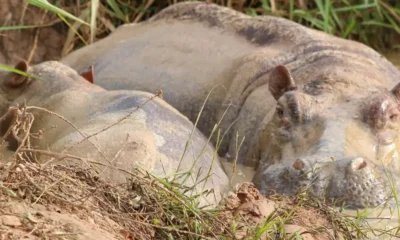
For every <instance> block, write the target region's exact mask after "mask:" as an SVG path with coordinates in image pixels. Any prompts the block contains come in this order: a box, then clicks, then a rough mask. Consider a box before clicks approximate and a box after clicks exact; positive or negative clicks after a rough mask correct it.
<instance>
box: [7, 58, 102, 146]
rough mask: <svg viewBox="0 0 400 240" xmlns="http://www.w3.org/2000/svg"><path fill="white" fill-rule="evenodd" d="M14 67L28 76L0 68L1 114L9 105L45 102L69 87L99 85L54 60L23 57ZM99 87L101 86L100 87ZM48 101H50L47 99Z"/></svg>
mask: <svg viewBox="0 0 400 240" xmlns="http://www.w3.org/2000/svg"><path fill="white" fill-rule="evenodd" d="M14 68H15V69H16V70H18V71H20V72H23V73H26V74H27V76H25V75H21V74H18V73H15V72H6V71H0V115H1V116H3V115H4V114H5V113H6V112H7V111H8V109H9V107H11V106H16V105H17V104H18V105H19V106H22V105H23V104H24V103H26V104H27V105H34V106H40V107H46V106H43V104H44V102H46V101H47V102H49V101H48V100H49V99H50V98H51V97H53V96H55V95H56V94H57V93H60V92H63V91H65V90H68V89H84V88H87V89H89V88H90V89H91V91H96V90H97V89H100V87H97V86H95V85H93V84H91V83H90V82H89V81H86V80H85V79H84V78H82V77H81V76H80V75H79V74H77V73H76V71H75V70H73V69H71V68H70V67H67V66H66V65H64V64H61V63H59V62H57V61H48V62H44V63H41V64H38V65H35V66H32V67H30V66H29V65H28V64H27V63H26V62H25V61H21V62H19V63H18V64H17V65H16V66H15V67H14ZM101 91H102V90H101ZM50 102H51V101H50ZM12 119H13V116H11V115H7V118H5V119H4V120H3V121H2V122H1V125H0V134H1V136H3V135H4V134H5V132H6V131H7V130H8V128H9V126H10V121H12ZM7 141H8V142H9V143H10V145H13V146H14V147H10V148H11V149H13V148H15V145H16V143H15V141H14V140H13V139H7Z"/></svg>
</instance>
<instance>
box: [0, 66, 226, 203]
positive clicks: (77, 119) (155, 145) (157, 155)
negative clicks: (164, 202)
mask: <svg viewBox="0 0 400 240" xmlns="http://www.w3.org/2000/svg"><path fill="white" fill-rule="evenodd" d="M16 68H17V69H19V70H21V71H26V72H28V73H29V74H30V75H33V76H36V77H38V78H37V79H36V78H28V77H24V76H22V75H18V74H15V73H5V72H0V74H1V75H0V106H1V107H0V114H1V115H4V113H6V111H7V110H8V108H9V107H10V106H15V105H16V104H19V106H22V105H23V103H24V101H26V104H27V106H35V107H41V108H45V109H47V110H49V111H52V112H55V113H57V114H59V115H61V116H63V117H65V118H66V119H68V120H69V121H71V122H72V123H73V124H74V125H75V127H77V129H79V130H80V131H81V132H83V133H84V134H85V136H89V135H91V134H94V133H97V132H100V133H99V134H97V135H95V136H94V137H92V138H90V140H91V142H92V143H93V144H94V145H96V147H97V148H98V149H100V150H101V152H102V153H103V154H104V156H103V155H101V154H100V153H99V151H98V150H97V149H96V148H95V147H94V146H93V145H92V144H91V143H90V142H89V141H87V140H84V138H83V136H82V135H81V134H80V133H79V132H78V131H77V130H76V128H74V127H73V126H71V125H70V124H69V123H67V122H65V121H64V120H62V119H60V118H58V117H57V116H55V115H54V114H48V113H46V112H44V111H40V110H34V111H33V113H34V116H35V121H34V123H33V126H32V132H34V133H36V132H38V131H39V130H43V129H44V130H45V131H44V134H43V136H42V137H41V139H36V138H33V139H32V140H31V145H32V146H37V147H39V149H45V150H46V149H49V150H50V151H54V152H57V153H58V152H61V151H62V150H64V149H66V148H67V149H68V151H67V153H69V154H72V155H75V156H78V157H83V158H87V159H90V160H92V161H97V162H100V163H102V164H104V165H100V166H107V164H112V166H113V167H118V168H121V169H124V170H127V171H133V170H134V168H136V167H141V168H142V169H145V170H147V171H149V172H151V173H153V174H156V175H157V176H165V175H168V176H171V174H173V173H175V172H187V171H189V170H192V173H193V175H192V176H190V177H188V178H187V179H186V182H185V184H187V185H188V186H192V185H193V184H194V180H195V179H196V177H198V181H200V180H204V181H202V182H201V183H200V184H197V185H196V187H195V188H194V189H193V192H191V191H188V192H187V194H193V193H198V191H201V190H212V191H213V192H212V193H210V194H208V195H207V196H206V195H203V198H202V199H201V205H203V206H204V205H216V204H218V202H219V201H220V199H221V197H222V194H225V193H226V191H227V190H228V189H227V188H228V184H229V182H228V178H227V176H226V175H225V173H224V171H223V170H222V168H221V165H220V162H219V158H218V156H216V154H214V152H215V150H214V148H213V147H212V146H211V145H210V144H209V143H208V142H207V139H206V138H205V137H204V136H203V134H201V133H200V132H199V131H198V130H195V131H194V134H193V137H192V139H191V141H190V145H189V147H188V150H187V153H186V154H185V156H184V157H183V158H182V162H180V160H181V157H182V154H183V150H184V148H185V145H186V141H188V140H189V133H190V132H191V131H192V129H193V124H192V123H191V122H190V121H189V120H188V119H187V118H186V117H184V116H183V115H181V114H180V113H179V112H178V111H176V110H175V109H174V108H172V107H171V106H170V105H168V104H167V103H166V102H165V101H163V100H162V99H160V98H154V99H153V100H151V101H150V102H148V103H147V104H146V105H144V106H143V107H141V108H139V109H137V110H135V109H136V107H137V106H138V105H139V104H143V103H144V102H145V101H147V100H148V99H150V98H151V97H152V96H154V95H153V94H150V93H146V92H141V91H106V90H104V89H103V88H101V87H99V86H96V85H93V84H91V83H89V82H87V81H86V80H85V79H83V78H82V77H81V76H79V75H78V74H77V73H76V71H74V70H73V69H71V68H69V67H67V66H65V65H63V64H61V63H59V62H55V61H49V62H44V63H41V64H39V65H35V66H32V67H29V66H28V65H27V64H26V63H25V62H20V63H19V64H18V65H17V66H16ZM131 112H134V113H133V114H132V115H130V116H129V117H128V118H126V119H125V120H123V121H121V122H119V123H118V124H116V125H115V126H113V127H111V128H109V129H107V130H106V131H102V129H105V128H107V127H109V126H110V125H112V124H114V123H116V122H118V121H119V120H120V119H121V118H123V117H125V116H127V115H128V114H130V113H131ZM11 123H12V121H9V122H3V123H2V124H3V125H2V126H1V127H2V130H3V134H4V130H6V129H8V127H9V125H8V126H7V124H11ZM50 126H56V128H51V129H49V128H50ZM83 140H84V141H83ZM81 141H82V142H81ZM78 143H79V144H78ZM72 146H74V147H72ZM117 153H118V154H117ZM116 156H117V157H116ZM40 160H42V161H46V158H45V156H42V157H41V158H40ZM111 160H113V161H112V162H111ZM68 163H74V164H82V163H81V162H79V161H76V162H74V161H73V160H68ZM113 167H99V165H93V169H97V170H98V172H97V173H99V172H102V174H100V177H102V178H104V179H106V180H111V181H112V182H114V183H121V182H125V181H126V178H127V177H129V176H128V175H125V174H123V173H121V172H120V171H118V170H116V169H115V168H113ZM178 167H179V169H178ZM103 170H104V171H103ZM198 174H199V176H197V175H198ZM208 174H210V176H209V177H208V178H206V177H207V176H208ZM177 181H178V182H182V181H183V178H178V179H177Z"/></svg>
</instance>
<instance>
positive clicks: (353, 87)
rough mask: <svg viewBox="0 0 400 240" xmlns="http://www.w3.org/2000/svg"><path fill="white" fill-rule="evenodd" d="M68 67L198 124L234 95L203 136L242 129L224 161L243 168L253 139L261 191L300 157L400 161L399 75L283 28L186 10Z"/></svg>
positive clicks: (356, 47) (377, 58)
mask: <svg viewBox="0 0 400 240" xmlns="http://www.w3.org/2000/svg"><path fill="white" fill-rule="evenodd" d="M62 61H63V62H64V63H66V64H68V65H70V66H72V67H73V68H74V69H77V70H78V71H84V70H86V69H87V68H88V66H90V65H93V66H94V69H95V83H97V84H98V85H100V86H102V87H104V88H106V89H138V90H145V91H149V92H155V91H157V90H159V89H162V90H163V92H164V95H165V100H166V101H167V102H168V103H170V104H171V105H172V106H174V107H175V108H177V109H178V111H180V112H182V113H183V114H184V115H186V116H188V118H189V119H190V120H191V121H195V120H196V116H197V113H198V112H199V110H200V108H201V105H202V103H203V101H204V100H205V98H206V96H207V94H208V93H209V91H210V90H211V89H212V88H213V87H214V86H219V85H223V88H222V87H217V88H216V89H214V92H213V93H212V94H211V95H210V98H209V100H208V103H207V105H206V107H205V109H204V112H203V115H202V117H201V119H200V122H199V125H198V128H199V129H200V130H201V131H202V132H203V133H204V134H206V135H207V134H209V133H210V131H211V129H212V128H213V126H214V124H215V123H216V122H217V120H219V119H220V117H221V116H225V117H224V119H223V121H222V123H221V128H222V130H225V129H228V127H229V126H230V125H231V124H232V123H234V125H233V126H232V127H231V128H230V129H231V131H229V132H228V134H227V135H226V136H225V140H226V141H225V142H224V143H223V144H222V146H221V149H220V154H226V156H227V157H228V158H229V159H232V158H234V156H236V149H237V144H238V143H240V140H241V138H239V139H237V138H236V133H237V132H238V133H239V135H240V137H242V136H245V140H244V142H243V145H242V147H241V149H240V152H239V154H238V162H239V163H243V164H245V165H248V166H255V167H257V172H256V175H255V177H254V180H253V181H254V182H255V183H256V184H257V185H258V186H259V187H261V184H260V182H261V181H263V179H268V176H266V175H265V171H264V170H265V169H268V167H271V166H273V165H274V164H281V163H285V164H286V163H287V164H289V165H290V164H293V163H294V162H295V161H296V160H298V159H300V160H301V161H305V162H310V161H311V162H312V161H314V160H315V159H319V160H320V161H323V159H330V158H334V159H335V160H336V161H340V160H343V159H358V158H362V159H363V160H365V161H368V162H372V163H374V164H377V165H382V166H389V165H393V166H397V165H398V164H399V163H400V162H399V161H400V159H399V152H398V151H399V148H398V146H399V138H398V135H399V127H400V110H399V104H398V103H399V96H400V94H399V92H400V87H399V86H397V85H396V84H397V83H398V82H399V80H400V72H399V70H397V69H396V68H395V67H394V66H393V65H392V64H391V63H390V62H389V61H387V60H386V59H385V58H384V57H382V56H381V55H380V54H378V53H377V52H375V51H374V50H373V49H371V48H369V47H367V46H365V45H363V44H360V43H357V42H354V41H348V40H343V39H340V38H337V37H333V36H331V35H328V34H325V33H322V32H319V31H315V30H312V29H308V28H306V27H303V26H301V25H299V24H296V23H293V22H291V21H288V20H285V19H282V18H277V17H271V16H260V17H249V16H246V15H244V14H241V13H238V12H235V11H233V10H230V9H228V8H224V7H219V6H217V5H214V4H205V3H199V2H186V3H179V4H176V5H173V6H171V7H168V8H166V9H165V10H163V11H161V12H160V13H159V14H157V15H156V16H154V17H153V18H152V19H150V20H149V21H146V22H144V23H140V24H133V25H125V26H122V27H120V28H119V29H118V30H117V31H115V32H114V33H113V34H111V35H110V36H109V37H107V38H105V39H103V40H101V41H98V42H96V43H94V44H93V45H90V46H88V47H85V48H82V49H80V50H78V51H76V52H74V53H72V54H70V55H69V56H67V57H66V58H65V59H63V60H62ZM228 105H231V107H230V108H229V110H228V111H227V112H226V114H225V110H226V108H227V106H228ZM222 133H223V132H222ZM275 167H276V168H279V165H277V166H275ZM395 169H398V168H395ZM396 171H397V170H396ZM291 174H292V173H291V172H289V173H288V176H289V177H291ZM373 174H374V173H371V177H375V176H373ZM376 178H377V179H379V177H376ZM304 181H305V182H306V181H307V179H305V180H304ZM357 181H358V180H357ZM359 181H363V179H360V180H359ZM294 182H295V181H294ZM266 184H271V186H273V185H274V184H278V183H277V182H276V181H273V179H272V180H270V181H269V183H266ZM359 184H362V183H361V182H360V183H359ZM262 186H265V184H263V185H262ZM286 188H287V189H286V190H283V191H284V192H285V193H290V192H293V191H292V190H290V188H291V186H286ZM281 189H283V188H281ZM261 190H263V189H261ZM338 191H344V192H345V191H346V190H345V189H339V190H338Z"/></svg>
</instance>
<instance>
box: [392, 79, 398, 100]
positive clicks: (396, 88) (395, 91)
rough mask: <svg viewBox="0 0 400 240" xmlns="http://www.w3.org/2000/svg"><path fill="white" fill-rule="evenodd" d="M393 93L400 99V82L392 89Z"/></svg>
mask: <svg viewBox="0 0 400 240" xmlns="http://www.w3.org/2000/svg"><path fill="white" fill-rule="evenodd" d="M391 92H392V93H393V95H394V96H395V97H396V98H397V99H399V100H400V83H398V84H397V85H396V86H394V88H393V89H392V91H391Z"/></svg>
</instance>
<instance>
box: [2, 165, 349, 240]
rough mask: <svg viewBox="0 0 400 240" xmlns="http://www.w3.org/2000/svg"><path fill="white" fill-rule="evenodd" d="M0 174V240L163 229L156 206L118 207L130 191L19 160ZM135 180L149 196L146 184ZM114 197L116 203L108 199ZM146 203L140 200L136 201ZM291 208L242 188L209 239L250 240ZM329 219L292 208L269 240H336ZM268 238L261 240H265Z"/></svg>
mask: <svg viewBox="0 0 400 240" xmlns="http://www.w3.org/2000/svg"><path fill="white" fill-rule="evenodd" d="M0 172H1V176H0V177H1V181H2V187H1V188H2V190H3V191H1V193H0V206H1V208H0V209H1V210H0V221H1V223H2V224H1V225H0V239H82V240H84V239H89V240H90V239H93V240H102V239H104V240H112V239H164V238H162V237H161V236H160V234H159V233H158V231H160V230H163V229H164V228H167V226H163V225H155V224H152V223H153V222H154V221H153V220H154V219H152V218H155V215H154V214H153V213H152V212H153V211H154V212H157V211H158V209H157V204H156V203H155V202H154V203H153V205H152V204H149V202H151V201H148V200H149V199H147V200H143V201H142V202H139V203H138V205H137V206H135V207H134V208H132V207H129V206H124V205H126V204H127V203H128V202H129V199H130V200H132V199H133V198H129V197H132V196H135V195H138V192H137V191H133V190H132V188H130V187H129V185H127V186H125V187H121V186H120V187H117V186H110V185H108V184H107V183H104V182H101V181H98V180H96V178H95V177H94V176H92V175H90V173H88V172H86V171H85V170H82V169H76V168H75V169H73V168H69V167H65V166H58V165H51V164H50V165H47V166H43V165H38V164H33V163H28V162H21V161H18V160H16V161H13V162H10V163H8V164H3V165H2V166H0ZM136 180H137V181H139V182H140V184H141V186H143V187H144V188H148V187H149V189H150V188H151V187H150V186H149V183H150V182H151V181H148V180H145V179H136ZM153 184H154V183H153ZM152 188H153V191H157V190H156V189H157V188H155V187H154V186H153V187H152ZM117 189H118V191H116V190H117ZM116 192H118V197H116V196H115V195H113V194H116ZM127 196H128V197H127ZM145 196H146V194H143V193H142V195H141V197H142V198H145ZM117 199H118V201H116V200H117ZM146 202H147V203H146ZM294 206H297V203H295V202H293V201H291V200H289V199H286V198H281V199H274V200H272V199H266V198H264V197H263V196H261V195H260V194H259V192H258V190H257V189H256V188H255V187H254V185H253V184H251V183H244V184H242V185H241V186H240V187H239V188H238V189H237V190H236V191H235V193H232V194H231V196H229V197H228V198H227V199H226V202H225V203H224V204H223V205H222V206H221V211H220V212H219V214H218V215H217V217H216V219H219V221H217V222H220V223H221V224H219V225H214V227H215V230H213V232H214V233H215V234H216V235H222V234H226V235H227V236H229V235H231V236H232V238H228V239H252V238H249V237H248V235H250V236H253V234H252V232H253V231H254V230H253V228H254V226H256V225H257V224H262V223H263V222H264V221H265V219H266V218H267V217H269V218H271V219H274V218H279V217H282V216H284V215H285V213H288V212H290V211H291V210H292V209H293V208H294ZM329 219H330V217H328V215H327V214H325V213H324V212H322V211H321V210H318V209H317V208H313V207H309V206H302V207H296V210H295V211H294V212H293V214H292V216H291V220H290V221H288V222H287V223H285V224H283V225H282V227H283V229H284V230H283V229H282V231H281V233H280V234H281V236H277V238H276V239H288V238H289V236H292V235H293V234H294V233H296V232H297V233H298V234H299V236H300V235H301V236H302V237H303V239H309V240H313V239H318V240H323V239H342V238H341V234H340V233H338V232H334V231H333V230H332V229H333V228H334V226H333V224H331V222H330V221H329ZM234 222H236V223H237V224H238V225H237V226H236V231H235V232H234V233H232V232H229V229H231V227H232V226H231V223H234ZM321 229H325V230H324V231H322V230H321ZM326 229H328V230H326ZM283 231H285V232H286V233H284V232H283ZM172 232H173V231H172ZM182 232H184V231H182ZM267 234H268V232H267V233H265V234H264V235H265V236H264V237H263V238H261V239H270V238H267ZM282 234H283V235H282ZM188 236H190V234H188ZM178 239H191V238H189V237H186V236H185V237H183V238H178ZM204 239H217V237H215V236H214V237H213V236H204Z"/></svg>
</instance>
